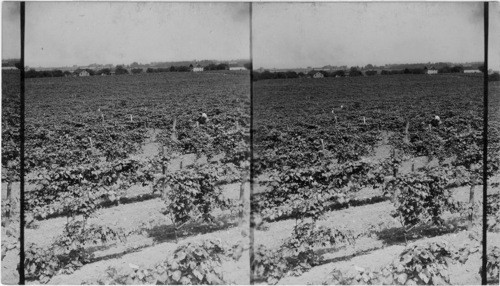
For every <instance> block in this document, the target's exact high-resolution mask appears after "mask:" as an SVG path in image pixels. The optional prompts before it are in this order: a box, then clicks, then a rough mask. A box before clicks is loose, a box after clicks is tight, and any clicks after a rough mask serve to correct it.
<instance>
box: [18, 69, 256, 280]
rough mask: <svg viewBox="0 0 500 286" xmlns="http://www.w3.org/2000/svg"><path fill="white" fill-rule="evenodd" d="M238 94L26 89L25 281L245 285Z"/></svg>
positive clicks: (39, 85) (116, 87)
mask: <svg viewBox="0 0 500 286" xmlns="http://www.w3.org/2000/svg"><path fill="white" fill-rule="evenodd" d="M249 85H250V81H249V74H248V72H247V73H245V72H207V73H158V74H143V75H124V76H108V77H105V76H100V77H98V76H95V77H86V78H80V77H77V78H38V79H27V81H26V161H27V163H26V168H27V172H28V175H27V184H28V185H27V194H26V202H27V204H26V208H25V209H26V212H27V223H28V225H27V229H26V251H27V252H26V262H25V263H26V276H27V279H28V281H29V283H30V284H33V283H35V284H38V283H50V284H81V283H92V284H96V283H118V284H123V283H127V284H140V283H148V284H155V283H156V282H158V283H190V284H199V283H201V284H214V283H238V284H248V283H249V280H248V279H249V275H248V269H249V266H248V262H249V254H248V249H249V238H248V222H249V220H248V218H247V216H248V211H249V204H248V196H249V185H248V166H249V163H248V161H249V157H248V156H249V147H248V146H249V141H248V140H249V125H250V117H249V113H250V94H249V91H250V87H249ZM201 113H206V114H207V115H208V118H209V121H208V122H207V123H206V124H196V119H198V117H199V116H200V114H201ZM193 263H194V264H193ZM191 265H196V267H194V266H193V267H192V266H191Z"/></svg>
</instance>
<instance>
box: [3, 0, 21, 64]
mask: <svg viewBox="0 0 500 286" xmlns="http://www.w3.org/2000/svg"><path fill="white" fill-rule="evenodd" d="M20 19H21V14H20V5H19V2H2V59H19V58H21V22H20Z"/></svg>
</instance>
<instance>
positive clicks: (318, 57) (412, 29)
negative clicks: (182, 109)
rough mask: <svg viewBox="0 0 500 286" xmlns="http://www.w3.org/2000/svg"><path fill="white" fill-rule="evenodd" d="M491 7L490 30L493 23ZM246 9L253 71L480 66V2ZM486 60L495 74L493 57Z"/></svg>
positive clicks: (271, 5)
mask: <svg viewBox="0 0 500 286" xmlns="http://www.w3.org/2000/svg"><path fill="white" fill-rule="evenodd" d="M494 5H495V8H494V9H491V8H490V10H495V11H496V13H497V15H496V16H497V17H496V21H495V24H494V25H496V28H495V29H493V28H490V29H491V30H492V32H493V31H494V30H496V31H499V29H498V26H499V23H498V20H499V18H500V17H498V16H500V15H498V12H499V11H500V10H499V9H498V3H495V4H494ZM492 6H493V5H492ZM252 9H253V17H252V24H253V43H252V45H253V65H254V68H259V67H264V68H295V67H322V66H325V65H347V66H356V65H358V66H365V65H367V64H372V65H384V64H391V63H420V62H438V61H439V62H471V61H483V60H484V39H483V35H484V34H483V3H474V2H468V3H465V2H461V3H459V2H455V3H445V2H440V3H428V2H427V3H424V2H417V3H415V2H413V3H401V2H399V3H398V2H395V3H394V2H392V3H391V2H386V3H380V2H379V3H376V2H375V3H254V6H253V8H252ZM491 26H492V25H490V27H491ZM496 35H500V33H497V34H496ZM496 38H497V39H496V41H492V44H494V45H496V47H499V44H500V42H499V41H498V37H496ZM497 50H498V51H500V48H499V49H497ZM491 56H492V59H491V60H490V62H491V61H492V60H494V61H495V62H496V68H497V69H500V68H499V64H498V63H499V60H500V56H499V54H498V53H495V54H494V55H491Z"/></svg>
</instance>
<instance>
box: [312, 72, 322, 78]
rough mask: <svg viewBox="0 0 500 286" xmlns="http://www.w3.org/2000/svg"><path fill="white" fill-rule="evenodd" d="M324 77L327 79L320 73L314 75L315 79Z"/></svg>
mask: <svg viewBox="0 0 500 286" xmlns="http://www.w3.org/2000/svg"><path fill="white" fill-rule="evenodd" d="M323 77H325V76H324V75H323V74H322V73H320V72H317V73H315V74H314V75H313V78H323Z"/></svg>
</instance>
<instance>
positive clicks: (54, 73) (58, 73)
mask: <svg viewBox="0 0 500 286" xmlns="http://www.w3.org/2000/svg"><path fill="white" fill-rule="evenodd" d="M244 66H245V68H247V69H250V68H251V66H250V64H245V65H244ZM194 68H195V67H193V65H189V66H171V67H169V68H147V69H146V70H145V72H146V73H161V72H190V71H192V70H193V69H194ZM198 68H200V67H198ZM201 68H203V70H204V71H214V70H229V65H228V64H225V63H221V64H214V63H211V64H208V65H207V66H205V67H201ZM83 71H86V72H87V73H88V75H89V76H94V75H112V74H116V75H121V74H130V73H132V74H140V73H143V72H144V69H142V68H132V69H126V68H124V67H123V66H117V67H116V68H115V69H114V70H112V69H110V68H104V69H100V70H93V69H77V70H75V71H74V72H70V71H62V70H44V71H37V70H34V69H30V70H28V71H26V73H25V74H26V77H27V78H34V77H63V76H78V75H80V74H81V73H82V72H83ZM84 74H85V73H84ZM85 75H87V74H85Z"/></svg>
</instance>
